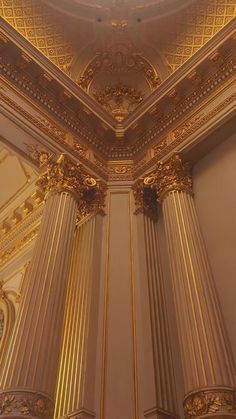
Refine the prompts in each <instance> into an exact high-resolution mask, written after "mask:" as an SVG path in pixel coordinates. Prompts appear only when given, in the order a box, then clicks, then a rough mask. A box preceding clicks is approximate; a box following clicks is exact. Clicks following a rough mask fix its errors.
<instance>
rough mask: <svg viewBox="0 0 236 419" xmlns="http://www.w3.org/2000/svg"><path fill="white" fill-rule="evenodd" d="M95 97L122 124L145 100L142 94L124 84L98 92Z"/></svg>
mask: <svg viewBox="0 0 236 419" xmlns="http://www.w3.org/2000/svg"><path fill="white" fill-rule="evenodd" d="M93 96H94V98H95V99H96V100H97V102H98V103H100V105H102V106H103V107H104V108H105V109H106V110H107V111H108V112H109V113H111V115H112V116H113V117H114V118H115V119H116V120H117V122H122V121H123V120H124V119H125V118H126V117H127V116H128V115H129V114H130V112H132V111H133V110H134V109H135V108H136V107H137V105H138V104H139V103H141V102H142V100H143V95H142V94H141V92H138V91H137V90H136V89H135V88H134V87H130V86H127V85H124V84H122V83H119V84H117V85H115V86H106V87H104V89H102V90H97V91H95V92H94V93H93Z"/></svg>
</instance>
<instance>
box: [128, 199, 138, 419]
mask: <svg viewBox="0 0 236 419" xmlns="http://www.w3.org/2000/svg"><path fill="white" fill-rule="evenodd" d="M128 199H129V226H130V227H129V249H130V260H131V264H130V285H131V315H132V344H133V375H134V417H135V419H138V417H139V414H138V373H137V349H136V342H137V337H136V308H135V285H134V258H133V226H132V214H131V193H129V198H128Z"/></svg>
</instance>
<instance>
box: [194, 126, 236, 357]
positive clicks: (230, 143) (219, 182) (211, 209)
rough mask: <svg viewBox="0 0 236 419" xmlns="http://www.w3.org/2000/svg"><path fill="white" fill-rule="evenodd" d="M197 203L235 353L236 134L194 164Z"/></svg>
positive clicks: (223, 140) (223, 139)
mask: <svg viewBox="0 0 236 419" xmlns="http://www.w3.org/2000/svg"><path fill="white" fill-rule="evenodd" d="M193 179H194V193H195V203H196V208H197V212H198V216H199V221H200V225H201V228H202V232H203V236H204V239H205V243H206V247H207V251H208V255H209V259H210V263H211V267H212V271H213V276H214V278H215V282H216V287H217V290H218V295H219V299H220V304H221V307H222V311H223V316H224V319H225V323H226V327H227V330H228V334H229V338H230V342H231V345H232V349H233V352H234V355H235V353H236V310H235V301H236V134H234V135H233V136H231V137H230V138H228V139H225V138H222V143H221V144H220V145H218V146H217V147H216V148H215V149H213V150H212V151H211V152H210V153H208V154H207V155H206V156H205V157H204V158H202V159H201V160H200V161H199V162H198V163H197V164H196V165H195V167H194V172H193Z"/></svg>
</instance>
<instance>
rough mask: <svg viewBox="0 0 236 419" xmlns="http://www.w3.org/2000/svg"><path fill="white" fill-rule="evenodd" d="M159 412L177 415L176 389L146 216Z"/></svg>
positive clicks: (152, 227) (155, 245)
mask: <svg viewBox="0 0 236 419" xmlns="http://www.w3.org/2000/svg"><path fill="white" fill-rule="evenodd" d="M143 224H144V238H145V253H146V261H147V276H148V290H149V304H150V315H151V327H152V340H153V352H154V353H153V355H154V367H155V381H156V398H157V400H156V403H157V413H159V414H162V415H165V414H166V415H167V416H168V418H170V417H173V416H176V391H175V382H174V375H173V364H172V356H171V347H170V337H169V330H168V324H167V309H166V301H165V295H164V284H163V273H162V269H161V260H160V248H159V240H158V236H157V231H156V221H154V220H152V219H151V218H150V217H147V216H145V215H144V216H143Z"/></svg>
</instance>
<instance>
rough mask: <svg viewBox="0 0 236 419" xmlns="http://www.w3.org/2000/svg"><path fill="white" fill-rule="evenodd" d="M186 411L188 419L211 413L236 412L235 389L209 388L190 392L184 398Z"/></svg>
mask: <svg viewBox="0 0 236 419" xmlns="http://www.w3.org/2000/svg"><path fill="white" fill-rule="evenodd" d="M184 412H185V417H186V419H192V418H196V417H199V416H202V415H207V414H211V413H219V414H224V413H236V396H235V391H234V390H233V389H232V390H227V389H213V390H210V389H209V390H205V391H199V392H197V393H193V394H190V395H189V396H187V397H186V398H185V400H184Z"/></svg>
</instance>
